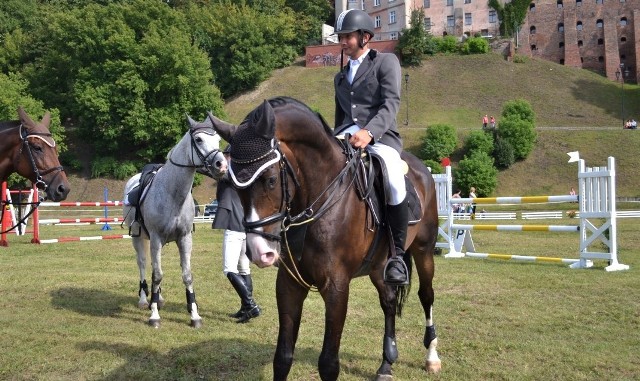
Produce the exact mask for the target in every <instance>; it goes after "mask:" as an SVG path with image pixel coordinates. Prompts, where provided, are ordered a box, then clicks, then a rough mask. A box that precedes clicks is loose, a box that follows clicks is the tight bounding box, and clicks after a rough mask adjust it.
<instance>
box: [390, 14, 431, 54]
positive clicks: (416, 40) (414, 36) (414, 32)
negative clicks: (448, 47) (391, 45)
mask: <svg viewBox="0 0 640 381" xmlns="http://www.w3.org/2000/svg"><path fill="white" fill-rule="evenodd" d="M423 17H424V8H420V9H416V10H413V11H411V21H410V24H409V25H410V26H409V28H408V29H407V28H404V29H402V33H401V34H400V37H399V38H398V45H397V46H396V52H397V53H398V54H399V55H400V59H401V60H402V64H403V65H406V66H420V65H421V64H422V60H423V59H424V55H425V53H426V52H427V50H428V42H429V39H430V35H429V33H428V32H426V31H425V30H424V27H423V22H422V18H423Z"/></svg>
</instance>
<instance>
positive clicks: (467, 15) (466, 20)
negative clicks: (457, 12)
mask: <svg viewBox="0 0 640 381" xmlns="http://www.w3.org/2000/svg"><path fill="white" fill-rule="evenodd" d="M471 24H473V21H472V20H471V13H465V14H464V25H471Z"/></svg>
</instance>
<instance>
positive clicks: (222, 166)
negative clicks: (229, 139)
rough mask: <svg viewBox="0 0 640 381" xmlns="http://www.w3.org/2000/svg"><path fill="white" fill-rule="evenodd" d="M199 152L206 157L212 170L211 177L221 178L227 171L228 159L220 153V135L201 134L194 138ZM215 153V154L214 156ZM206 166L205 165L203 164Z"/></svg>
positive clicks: (195, 135)
mask: <svg viewBox="0 0 640 381" xmlns="http://www.w3.org/2000/svg"><path fill="white" fill-rule="evenodd" d="M193 139H194V141H195V142H196V145H197V146H198V150H200V153H201V154H202V155H203V156H204V158H205V160H206V162H207V163H206V164H207V165H208V166H209V168H210V172H211V175H212V176H214V177H219V176H221V175H222V174H224V173H225V172H226V171H227V159H226V158H225V157H224V155H223V154H222V152H220V141H221V140H222V138H220V135H218V134H211V133H209V132H199V133H196V134H194V136H193ZM214 152H215V154H213V153H214ZM202 164H205V163H202Z"/></svg>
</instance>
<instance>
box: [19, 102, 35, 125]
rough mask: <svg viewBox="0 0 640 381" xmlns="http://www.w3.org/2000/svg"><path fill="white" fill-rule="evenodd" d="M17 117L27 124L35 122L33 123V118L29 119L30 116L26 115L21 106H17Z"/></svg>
mask: <svg viewBox="0 0 640 381" xmlns="http://www.w3.org/2000/svg"><path fill="white" fill-rule="evenodd" d="M18 117H19V118H20V121H21V122H22V123H23V124H28V125H33V124H35V123H33V120H31V117H29V115H27V113H26V111H24V108H23V107H22V106H20V107H18Z"/></svg>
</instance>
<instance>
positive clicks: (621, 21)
mask: <svg viewBox="0 0 640 381" xmlns="http://www.w3.org/2000/svg"><path fill="white" fill-rule="evenodd" d="M626 25H627V18H626V17H623V18H621V19H620V26H626Z"/></svg>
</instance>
